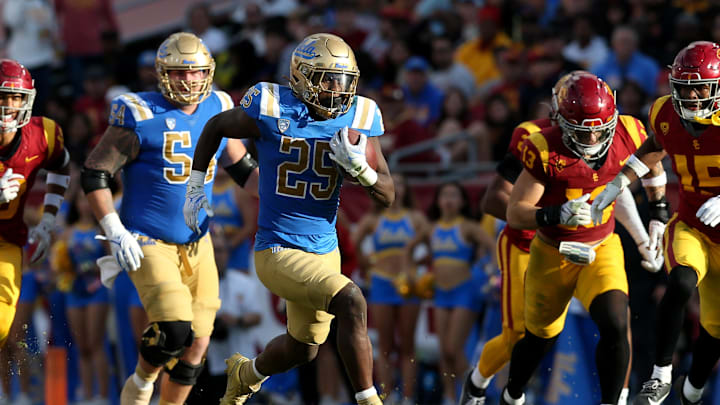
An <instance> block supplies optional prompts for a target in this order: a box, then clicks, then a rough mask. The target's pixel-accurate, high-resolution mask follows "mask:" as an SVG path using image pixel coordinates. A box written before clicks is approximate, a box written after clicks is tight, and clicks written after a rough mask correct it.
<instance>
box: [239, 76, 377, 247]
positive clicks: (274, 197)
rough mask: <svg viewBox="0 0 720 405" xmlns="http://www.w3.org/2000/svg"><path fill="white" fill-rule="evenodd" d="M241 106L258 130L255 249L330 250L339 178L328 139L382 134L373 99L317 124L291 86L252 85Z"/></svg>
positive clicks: (334, 238)
mask: <svg viewBox="0 0 720 405" xmlns="http://www.w3.org/2000/svg"><path fill="white" fill-rule="evenodd" d="M240 106H241V107H242V108H243V109H244V111H245V113H246V114H248V115H249V116H250V117H252V118H254V119H256V120H257V125H258V128H259V129H260V138H259V139H256V140H255V145H256V146H257V149H258V162H259V168H260V185H259V190H258V191H259V194H260V210H259V214H258V232H257V236H256V241H255V250H256V251H260V250H264V249H268V248H271V247H278V246H282V247H288V248H294V249H300V250H303V251H306V252H312V253H319V254H323V253H328V252H331V251H333V250H334V249H335V248H336V247H337V235H336V233H335V220H336V216H337V209H338V204H339V196H340V186H341V183H342V179H343V178H342V175H341V174H340V172H339V171H338V169H337V168H336V166H335V164H334V162H333V161H332V160H331V159H330V153H331V152H332V150H331V149H330V139H331V138H332V136H333V134H335V132H337V131H338V130H340V129H341V128H343V127H345V126H347V127H348V128H354V129H356V130H358V131H360V132H362V133H364V134H365V135H367V136H368V137H371V136H379V135H382V134H383V133H384V131H385V130H384V128H383V123H382V115H381V113H380V109H379V108H378V107H377V105H376V104H375V102H374V101H373V100H371V99H369V98H365V97H362V96H355V99H354V100H353V103H352V105H351V107H350V109H349V110H348V111H347V112H346V113H344V114H342V115H340V116H339V117H337V118H334V119H328V120H316V119H314V118H313V117H312V116H311V115H310V110H309V109H308V107H307V106H306V105H305V104H304V103H303V102H302V101H300V100H299V99H298V98H297V97H295V95H293V93H292V90H291V89H290V88H289V87H287V86H280V85H278V84H275V83H266V82H262V83H258V84H256V85H255V86H253V87H251V88H250V89H249V90H248V91H247V93H246V94H245V97H243V99H242V101H241V102H240Z"/></svg>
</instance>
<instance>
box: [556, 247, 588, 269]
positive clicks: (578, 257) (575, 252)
mask: <svg viewBox="0 0 720 405" xmlns="http://www.w3.org/2000/svg"><path fill="white" fill-rule="evenodd" d="M558 251H559V252H560V254H561V255H563V256H565V258H566V259H567V260H569V261H571V262H573V263H575V264H579V265H581V266H587V265H588V264H590V263H592V262H593V261H595V249H593V248H592V246H590V245H587V244H585V243H582V242H560V247H559V248H558Z"/></svg>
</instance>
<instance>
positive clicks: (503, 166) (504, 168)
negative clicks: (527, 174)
mask: <svg viewBox="0 0 720 405" xmlns="http://www.w3.org/2000/svg"><path fill="white" fill-rule="evenodd" d="M496 170H497V173H498V174H499V175H500V177H502V178H503V179H505V180H507V181H509V182H510V183H513V184H515V181H516V180H517V178H518V177H519V176H520V173H521V172H522V171H523V164H522V162H521V161H520V160H519V159H518V158H516V157H515V156H514V155H513V154H511V153H508V154H506V155H505V157H504V158H503V160H502V161H501V162H500V163H499V164H498V166H497V169H496Z"/></svg>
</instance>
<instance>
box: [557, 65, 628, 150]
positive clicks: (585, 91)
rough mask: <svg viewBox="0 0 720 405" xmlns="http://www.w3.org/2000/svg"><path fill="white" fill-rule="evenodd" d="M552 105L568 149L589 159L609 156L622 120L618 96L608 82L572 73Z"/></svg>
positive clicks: (591, 75) (563, 82) (581, 73)
mask: <svg viewBox="0 0 720 405" xmlns="http://www.w3.org/2000/svg"><path fill="white" fill-rule="evenodd" d="M552 103H553V105H552V108H553V118H554V119H555V120H556V121H557V123H558V125H559V126H560V128H561V129H562V132H563V142H564V143H565V145H566V146H567V147H568V149H570V150H571V151H572V152H573V153H575V154H576V155H578V156H579V157H581V158H584V159H588V160H595V159H599V158H601V157H603V156H604V155H605V153H607V151H608V149H609V148H610V143H611V142H612V138H613V136H615V126H616V125H617V117H618V111H617V108H615V93H614V92H613V91H612V90H611V89H610V86H608V85H607V83H605V82H604V81H603V80H602V79H600V78H599V77H597V76H595V75H594V74H592V73H588V72H585V71H582V70H576V71H573V72H570V73H568V74H567V75H565V76H563V77H562V78H560V80H559V81H558V83H557V84H556V85H555V87H554V88H553V97H552Z"/></svg>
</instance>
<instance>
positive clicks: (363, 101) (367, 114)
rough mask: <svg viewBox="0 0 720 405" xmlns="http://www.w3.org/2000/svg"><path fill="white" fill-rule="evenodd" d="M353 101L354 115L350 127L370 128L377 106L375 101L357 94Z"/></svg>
mask: <svg viewBox="0 0 720 405" xmlns="http://www.w3.org/2000/svg"><path fill="white" fill-rule="evenodd" d="M355 103H356V106H355V115H354V117H353V122H352V127H353V128H357V129H364V130H370V128H372V124H373V120H374V118H375V109H376V108H377V107H376V105H375V102H374V101H372V100H370V99H368V98H365V97H362V96H358V97H357V98H356V99H355Z"/></svg>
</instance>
